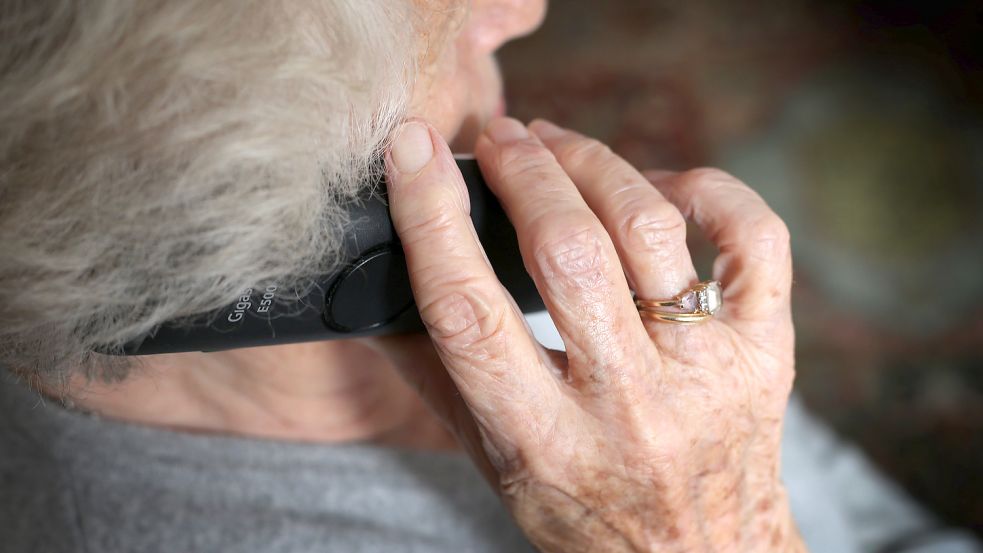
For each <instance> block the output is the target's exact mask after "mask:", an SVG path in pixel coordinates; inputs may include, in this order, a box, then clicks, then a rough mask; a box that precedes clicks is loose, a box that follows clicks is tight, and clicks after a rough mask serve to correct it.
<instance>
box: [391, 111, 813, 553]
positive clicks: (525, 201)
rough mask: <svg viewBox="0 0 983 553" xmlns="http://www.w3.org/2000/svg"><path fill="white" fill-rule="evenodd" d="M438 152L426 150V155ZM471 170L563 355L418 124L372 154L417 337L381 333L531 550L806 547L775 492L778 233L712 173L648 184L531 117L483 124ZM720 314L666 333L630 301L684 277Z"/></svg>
mask: <svg viewBox="0 0 983 553" xmlns="http://www.w3.org/2000/svg"><path fill="white" fill-rule="evenodd" d="M431 144H432V146H431ZM476 156H477V158H478V161H479V163H480V164H481V167H482V170H483V172H484V174H485V176H486V178H487V180H488V183H489V186H490V187H491V188H492V190H493V191H494V192H495V194H496V195H497V196H498V198H499V199H500V201H501V202H502V204H503V206H504V207H505V209H506V211H507V213H508V215H509V217H510V219H511V221H512V222H513V224H514V226H515V227H516V230H517V234H518V236H519V242H520V247H521V250H522V254H523V259H524V262H525V265H526V268H527V269H528V271H529V272H530V274H531V275H532V276H533V278H534V280H535V281H536V283H537V286H538V288H539V291H540V293H541V294H542V295H543V297H544V300H545V302H546V305H547V308H548V309H549V312H550V314H551V316H552V318H553V320H554V321H555V322H556V324H557V328H558V330H559V332H560V335H561V336H562V338H563V341H564V344H565V346H566V350H567V351H566V353H564V352H556V351H548V350H546V349H544V348H543V347H541V346H540V345H539V344H538V343H537V342H536V341H535V339H534V338H533V337H532V336H531V334H530V332H529V330H528V328H527V327H526V325H525V323H524V321H523V319H522V318H521V314H520V313H518V312H517V309H516V308H515V306H514V303H513V302H512V301H511V299H510V298H509V296H508V293H507V292H506V291H505V290H504V288H503V287H502V286H501V284H500V283H499V282H498V281H497V280H496V278H495V276H494V273H493V272H492V270H491V268H490V267H489V265H488V263H487V261H486V259H485V258H484V256H483V253H482V250H481V247H480V244H479V243H477V241H476V238H475V234H474V230H473V227H472V226H471V222H470V219H469V217H468V209H469V207H468V201H467V195H466V193H465V192H464V185H463V182H462V180H461V177H460V174H459V173H458V171H457V170H456V167H455V165H454V163H453V160H452V158H451V155H450V150H449V149H448V147H447V145H446V144H445V143H444V142H443V140H442V139H441V138H440V134H439V133H438V132H437V131H436V130H435V129H434V128H432V127H430V126H429V125H428V124H427V123H426V122H424V121H419V120H417V121H410V122H408V123H407V124H406V125H405V126H404V127H403V129H402V131H401V134H400V136H399V138H398V139H397V141H396V144H395V146H394V148H393V151H392V152H391V154H390V156H389V158H388V164H389V171H390V178H389V181H390V191H389V194H390V205H391V211H392V215H393V219H394V223H395V225H396V230H397V232H398V233H399V235H400V237H401V239H402V242H403V246H404V249H405V250H406V254H407V261H408V265H409V269H410V275H411V283H412V285H413V289H414V294H415V297H416V300H417V305H418V306H419V307H420V311H421V314H422V317H423V319H424V322H425V323H426V326H427V329H428V333H429V339H428V338H427V337H396V338H385V339H375V340H373V341H372V343H373V345H374V346H375V347H378V348H381V349H382V350H384V351H385V352H386V353H387V354H388V355H389V356H390V357H391V358H392V359H394V360H395V361H396V362H397V365H398V366H399V368H400V370H401V372H402V374H403V375H404V376H405V377H406V379H407V380H408V381H409V382H410V383H411V384H413V385H414V386H415V387H416V389H417V390H418V391H419V392H420V393H421V395H422V396H423V397H424V399H425V400H426V401H427V402H428V404H430V405H431V406H432V407H433V409H434V411H435V412H436V413H437V414H438V415H439V416H440V417H441V419H442V420H444V421H445V422H446V424H447V425H448V427H449V428H450V429H451V431H452V432H453V433H454V434H455V435H456V436H457V438H458V440H459V441H460V442H461V443H462V445H463V447H464V448H465V449H466V450H467V451H468V452H469V454H470V455H471V456H472V457H473V458H474V460H475V462H476V463H477V465H478V466H479V467H480V468H481V469H482V471H483V472H484V474H485V475H486V477H487V478H488V479H489V481H490V482H491V483H492V485H493V486H494V487H495V488H496V489H497V490H498V491H499V493H500V494H501V496H502V498H503V500H504V502H505V503H506V505H507V507H508V508H509V509H510V510H511V512H512V514H513V516H514V517H515V519H516V520H517V522H518V523H519V525H520V526H521V527H522V528H523V530H524V531H525V532H526V534H527V535H528V536H529V538H530V539H531V541H532V542H533V543H534V544H535V545H536V546H537V547H539V548H540V549H541V550H542V551H557V552H559V551H563V552H576V551H619V552H620V551H653V550H658V551H742V552H743V551H789V550H802V549H804V548H803V546H802V543H801V541H800V538H799V536H798V534H797V531H796V529H795V526H794V523H793V522H792V519H791V515H790V512H789V507H788V502H787V500H786V496H785V491H784V488H783V486H782V484H781V482H780V480H779V443H780V438H781V427H782V417H783V415H784V412H785V407H786V402H787V399H788V395H789V392H790V389H791V384H792V380H793V375H794V369H793V355H792V352H793V331H792V323H791V316H790V308H789V295H790V287H791V262H790V254H789V240H788V233H787V230H786V228H785V226H784V225H783V224H782V222H781V220H780V219H779V218H778V217H777V216H776V215H775V214H774V213H773V212H772V211H771V210H770V209H769V208H768V207H767V206H766V205H765V203H764V202H763V201H762V200H761V198H760V197H759V196H757V195H756V194H755V193H754V192H752V191H751V190H750V189H749V188H748V187H747V186H745V185H744V184H742V183H741V182H739V181H738V180H736V179H734V178H733V177H731V176H729V175H727V174H725V173H722V172H720V171H716V170H694V171H689V172H685V173H669V172H648V173H645V174H642V173H640V172H638V171H636V170H635V169H634V168H633V167H631V166H630V165H629V164H628V163H627V162H625V161H624V160H622V159H621V158H619V157H618V156H616V155H615V154H613V153H612V152H611V151H610V150H609V149H608V148H607V147H605V146H604V145H602V144H600V143H598V142H596V141H594V140H591V139H588V138H586V137H583V136H580V135H578V134H576V133H574V132H571V131H568V130H564V129H560V128H558V127H555V126H553V125H551V124H549V123H547V122H544V121H536V122H533V123H532V124H531V125H529V127H525V126H523V125H522V124H521V123H519V122H517V121H515V120H511V119H505V118H501V119H496V120H493V121H492V122H491V123H490V124H489V125H488V127H487V128H486V129H485V131H484V133H482V134H481V136H480V137H479V138H478V141H477V146H476ZM685 218H689V219H691V220H692V221H693V222H695V223H696V225H697V226H698V227H699V228H700V229H701V230H702V231H703V232H704V233H706V234H707V236H708V237H709V238H710V239H711V240H712V241H714V243H715V244H716V245H717V247H718V248H719V250H720V255H719V257H718V259H717V261H716V263H715V265H714V271H713V272H714V274H713V277H714V278H715V279H717V280H720V281H721V282H722V283H723V289H724V307H723V308H722V309H721V311H720V312H719V313H718V314H717V315H716V316H715V317H714V318H713V319H712V320H711V321H709V322H706V323H703V324H699V325H693V326H680V325H675V324H669V323H664V322H657V321H653V320H649V319H645V318H642V317H640V316H639V313H638V311H637V309H636V307H635V306H634V303H633V297H632V292H633V291H634V292H635V293H636V294H637V296H638V297H641V298H650V299H656V298H666V297H672V296H674V295H675V294H677V293H678V292H679V291H680V290H683V289H685V288H686V287H688V286H690V285H692V284H694V283H695V282H697V281H698V280H699V279H698V278H697V275H696V273H695V271H694V269H693V265H692V261H691V260H690V256H689V253H688V251H687V249H686V244H685V232H686V225H685Z"/></svg>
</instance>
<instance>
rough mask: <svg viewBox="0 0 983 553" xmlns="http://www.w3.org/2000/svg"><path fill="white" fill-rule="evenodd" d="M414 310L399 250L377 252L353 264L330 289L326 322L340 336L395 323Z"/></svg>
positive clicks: (388, 246) (400, 250)
mask: <svg viewBox="0 0 983 553" xmlns="http://www.w3.org/2000/svg"><path fill="white" fill-rule="evenodd" d="M412 306H413V291H412V289H411V288H410V279H409V275H408V274H407V273H406V258H405V257H404V256H403V252H402V249H401V248H399V247H398V246H396V247H394V246H393V245H386V246H382V247H379V248H374V249H372V250H370V251H369V252H366V253H364V254H363V255H362V256H361V257H359V258H358V259H357V260H355V261H353V262H352V263H351V264H350V265H349V266H348V267H347V268H345V270H344V271H342V272H341V274H340V275H338V278H336V279H335V281H334V282H333V283H332V284H331V286H330V288H328V293H327V295H326V297H325V309H324V320H325V323H327V325H328V326H329V327H331V328H332V329H333V330H336V331H338V332H346V333H347V332H361V331H365V330H371V329H374V328H378V327H380V326H383V325H386V324H388V323H391V322H392V321H393V320H395V319H397V318H398V317H399V316H400V315H402V314H403V313H404V312H405V311H406V310H407V309H409V308H410V307H412Z"/></svg>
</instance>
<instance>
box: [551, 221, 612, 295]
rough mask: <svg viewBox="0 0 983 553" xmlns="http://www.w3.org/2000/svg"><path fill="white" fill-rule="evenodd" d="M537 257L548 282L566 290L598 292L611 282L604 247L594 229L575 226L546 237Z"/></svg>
mask: <svg viewBox="0 0 983 553" xmlns="http://www.w3.org/2000/svg"><path fill="white" fill-rule="evenodd" d="M558 226H559V225H558ZM553 232H556V231H553ZM534 258H535V259H536V262H537V264H538V265H539V268H540V270H541V271H542V274H543V276H544V277H546V279H547V281H548V282H551V283H555V284H559V285H561V286H564V287H575V288H582V289H594V288H597V287H598V286H602V285H604V284H605V283H606V280H607V279H606V271H607V260H606V258H605V255H604V244H603V242H602V240H601V237H600V236H599V234H598V232H597V231H596V230H595V229H593V228H589V227H587V228H585V227H579V228H578V227H574V230H565V231H563V232H562V233H557V235H556V236H548V237H546V238H545V239H544V240H542V242H541V244H540V245H539V246H538V247H537V248H536V250H535V253H534Z"/></svg>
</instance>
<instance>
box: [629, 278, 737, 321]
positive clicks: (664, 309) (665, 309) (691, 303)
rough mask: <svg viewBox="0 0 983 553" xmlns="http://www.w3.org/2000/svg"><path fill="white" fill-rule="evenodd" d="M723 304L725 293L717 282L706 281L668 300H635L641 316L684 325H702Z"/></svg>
mask: <svg viewBox="0 0 983 553" xmlns="http://www.w3.org/2000/svg"><path fill="white" fill-rule="evenodd" d="M723 304H724V295H723V291H722V289H721V287H720V283H719V282H717V281H716V280H705V281H703V282H701V283H699V284H697V285H695V286H692V287H690V288H687V289H686V290H683V291H682V292H680V293H679V294H677V295H676V297H674V298H672V299H668V300H643V299H639V298H635V307H637V308H638V313H639V314H640V315H641V316H643V317H647V318H650V319H655V320H657V321H662V322H665V323H675V324H684V325H688V324H696V323H702V322H703V321H706V320H708V319H710V318H711V317H713V316H714V314H716V313H717V311H719V310H720V307H721V306H722V305H723Z"/></svg>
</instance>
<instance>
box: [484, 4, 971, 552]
mask: <svg viewBox="0 0 983 553" xmlns="http://www.w3.org/2000/svg"><path fill="white" fill-rule="evenodd" d="M971 4H972V3H965V2H963V3H957V2H949V3H946V2H941V3H939V2H935V3H931V5H929V3H927V2H921V3H919V2H915V1H912V2H907V3H905V2H900V3H899V2H890V3H889V2H820V1H818V0H816V1H807V0H784V1H778V0H770V1H765V0H754V1H749V2H740V3H737V2H728V1H727V0H692V1H690V2H685V3H682V2H680V3H677V2H665V1H660V0H650V1H643V0H635V1H632V0H611V1H607V2H597V1H596V0H556V1H554V2H553V3H552V5H551V7H550V14H549V16H548V17H547V21H546V23H545V25H544V27H543V29H541V30H540V31H539V32H538V33H536V34H535V35H533V36H531V37H529V38H527V39H523V40H521V41H518V42H516V43H514V44H513V45H511V46H508V47H506V49H505V50H504V52H503V53H502V56H501V59H502V63H503V67H504V69H505V75H506V82H507V88H508V99H509V106H510V112H511V113H512V114H513V115H515V116H517V117H519V118H521V119H525V120H528V119H530V118H532V117H535V116H542V117H547V118H551V119H553V120H556V121H558V122H560V123H561V124H564V125H567V126H570V127H573V128H576V129H578V130H580V131H582V132H585V133H587V134H590V135H592V136H595V137H597V138H599V139H602V140H603V141H605V142H607V143H608V144H610V145H611V146H612V147H613V148H614V149H615V150H616V151H618V152H619V153H621V154H622V155H623V156H625V157H626V158H628V159H629V160H630V161H632V162H633V163H635V164H636V165H637V166H638V167H640V168H654V167H662V168H686V167H692V166H697V165H716V166H720V167H723V168H725V169H727V170H729V171H730V172H732V173H734V174H736V175H737V176H739V177H741V178H742V179H744V180H745V181H746V182H748V183H749V184H751V185H752V186H753V187H755V188H756V189H757V190H758V191H759V192H761V193H762V195H764V196H765V198H766V199H767V200H768V202H769V203H770V204H771V205H772V206H773V207H774V208H775V209H776V211H778V212H779V213H780V214H781V215H782V216H783V218H785V220H786V222H787V223H788V225H789V227H790V229H791V231H792V234H793V250H794V254H795V263H796V283H795V297H794V302H795V316H796V324H797V329H798V375H799V376H798V383H797V386H798V389H799V392H800V393H801V394H802V395H803V397H804V398H805V399H806V402H807V403H808V404H809V406H810V407H811V408H812V409H813V410H815V411H816V412H817V413H819V414H820V415H821V416H822V417H823V418H825V419H826V420H827V421H829V422H830V423H831V424H832V425H833V426H834V427H835V428H837V430H838V431H840V432H841V433H842V434H843V435H845V436H847V437H848V438H849V439H851V440H853V441H855V442H857V443H858V444H860V445H861V446H862V447H863V448H864V449H865V450H866V451H867V452H868V454H869V455H871V457H872V458H873V459H874V460H875V462H876V463H877V464H878V465H879V466H880V467H881V468H883V469H884V470H885V471H887V472H888V473H889V474H891V475H892V476H893V477H894V478H896V479H898V480H899V481H900V482H901V483H902V484H903V485H904V486H905V487H906V488H907V489H908V490H909V491H910V492H911V493H913V494H914V495H915V496H916V497H918V498H919V499H920V500H921V501H923V502H924V503H926V504H927V505H928V506H930V507H931V508H932V509H933V510H934V511H935V512H937V513H939V514H940V515H942V516H944V517H946V518H947V519H949V520H950V521H952V522H954V523H958V524H961V525H965V526H969V527H971V528H973V529H975V530H976V531H977V532H980V533H983V478H981V477H980V474H981V467H983V245H981V243H983V217H981V214H983V108H981V106H983V102H981V101H980V100H981V99H983V57H981V56H978V55H974V53H973V51H972V49H971V44H972V38H973V36H979V35H980V34H981V31H983V29H981V28H980V27H981V21H983V15H981V9H980V8H979V7H973V6H972V5H971ZM692 248H693V250H694V252H695V255H696V257H697V258H698V263H697V266H698V268H700V270H701V271H702V273H701V274H709V266H710V265H709V263H710V259H711V258H712V255H713V250H712V248H711V247H710V246H708V245H707V244H706V243H704V242H701V241H698V240H695V241H694V243H693V245H692Z"/></svg>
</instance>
